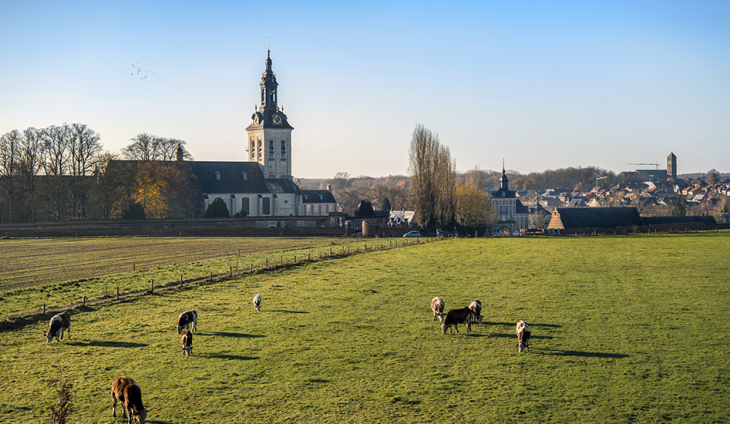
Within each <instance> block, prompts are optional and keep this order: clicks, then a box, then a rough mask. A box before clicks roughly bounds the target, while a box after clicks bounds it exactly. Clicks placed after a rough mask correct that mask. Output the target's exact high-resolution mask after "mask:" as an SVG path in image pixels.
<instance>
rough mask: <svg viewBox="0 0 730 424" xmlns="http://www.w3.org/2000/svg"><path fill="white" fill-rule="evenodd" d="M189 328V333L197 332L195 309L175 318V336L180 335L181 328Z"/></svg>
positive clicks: (196, 312) (196, 313)
mask: <svg viewBox="0 0 730 424" xmlns="http://www.w3.org/2000/svg"><path fill="white" fill-rule="evenodd" d="M188 326H189V327H190V330H191V331H198V311H196V310H195V309H193V310H190V311H186V312H183V313H181V314H180V316H179V317H178V318H177V326H176V327H175V330H177V334H180V332H181V331H182V329H183V328H188Z"/></svg>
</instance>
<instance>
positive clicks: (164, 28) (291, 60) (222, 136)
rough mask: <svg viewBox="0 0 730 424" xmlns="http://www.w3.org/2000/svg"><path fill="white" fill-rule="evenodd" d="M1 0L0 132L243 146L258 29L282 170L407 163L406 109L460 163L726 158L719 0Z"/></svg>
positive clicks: (208, 149)
mask: <svg viewBox="0 0 730 424" xmlns="http://www.w3.org/2000/svg"><path fill="white" fill-rule="evenodd" d="M0 16H2V21H3V24H2V25H0V135H1V134H5V133H7V132H9V131H11V130H13V129H18V130H23V129H26V128H28V127H36V128H45V127H48V126H50V125H61V124H63V123H69V124H70V123H82V124H86V125H88V126H89V127H90V128H91V129H93V130H95V131H96V132H97V133H99V134H100V135H101V142H102V144H103V146H104V149H105V150H108V151H111V152H116V153H119V152H120V150H121V149H122V148H123V147H125V146H127V145H129V144H130V143H131V141H130V139H131V138H133V137H135V136H136V135H137V134H139V133H143V132H146V133H149V134H154V135H157V136H160V137H169V138H178V139H182V140H185V142H186V143H187V144H186V147H187V149H188V150H189V151H190V153H191V154H192V155H193V157H194V158H195V159H196V160H201V161H245V160H246V152H245V149H246V131H245V128H246V127H247V126H248V125H249V123H250V122H251V115H252V114H253V112H254V107H255V105H258V103H259V83H260V80H261V73H262V72H263V71H264V61H265V59H266V51H267V48H269V49H270V50H271V59H272V61H273V70H274V72H275V73H276V75H277V81H278V83H279V88H278V93H279V94H278V95H279V102H278V103H279V105H280V106H283V107H284V112H285V113H286V115H287V117H288V121H289V123H290V124H291V125H292V126H293V127H294V131H293V132H292V153H293V154H292V168H293V169H292V172H293V174H294V177H303V178H330V177H332V176H333V175H334V174H335V173H337V172H347V173H349V174H350V175H352V176H361V175H367V176H372V177H379V176H387V175H405V174H407V173H408V149H409V146H410V141H411V135H412V133H413V130H414V128H415V127H416V125H417V124H422V125H424V126H425V127H426V128H428V129H430V130H431V131H433V132H434V133H437V134H438V136H439V139H440V142H441V143H442V144H443V145H446V146H448V147H449V149H450V151H451V154H452V157H453V158H454V159H455V160H456V167H457V170H459V171H461V172H464V171H468V170H470V169H473V168H475V167H477V166H478V167H480V168H481V169H483V170H489V169H491V170H499V169H501V166H502V160H503V159H504V162H505V166H506V168H507V169H512V170H516V171H519V172H522V173H529V172H541V171H544V170H546V169H558V168H567V167H579V166H581V167H587V166H597V167H600V168H603V169H606V170H610V171H614V172H617V173H618V172H621V171H627V170H634V169H637V168H643V169H647V168H649V169H651V168H653V166H646V165H643V166H637V165H629V164H630V163H656V162H658V163H659V169H665V168H666V158H667V156H668V155H669V153H670V152H674V154H676V155H677V168H678V172H679V173H680V174H682V173H694V172H707V171H708V170H710V169H712V168H715V169H717V170H718V171H720V172H730V113H729V112H730V105H729V103H728V102H729V100H730V78H729V76H730V2H728V1H725V0H722V1H691V2H690V1H671V0H662V1H642V0H631V1H620V0H616V1H610V2H599V1H584V0H583V1H550V2H545V1H520V2H504V1H478V2H459V1H452V2H441V1H435V0H433V1H429V0H426V1H404V2H398V1H394V2H385V1H384V2H380V1H370V2H342V1H338V2H317V1H314V2H289V1H277V2H262V1H255V2H246V1H218V2H193V1H174V2H173V1H169V2H166V1H155V2H142V1H123V2H122V1H103V2H100V1H88V2H83V1H77V2H72V1H65V2H64V1H60V2H59V1H33V0H26V1H10V0H0ZM267 40H269V41H270V43H269V42H267ZM137 70H139V73H138V71H137ZM145 76H146V77H147V78H146V79H145V78H143V77H145Z"/></svg>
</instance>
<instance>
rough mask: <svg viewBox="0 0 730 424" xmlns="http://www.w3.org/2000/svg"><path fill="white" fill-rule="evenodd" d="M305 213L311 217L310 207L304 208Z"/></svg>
mask: <svg viewBox="0 0 730 424" xmlns="http://www.w3.org/2000/svg"><path fill="white" fill-rule="evenodd" d="M305 209H306V210H305V213H306V215H307V216H312V205H307V206H305Z"/></svg>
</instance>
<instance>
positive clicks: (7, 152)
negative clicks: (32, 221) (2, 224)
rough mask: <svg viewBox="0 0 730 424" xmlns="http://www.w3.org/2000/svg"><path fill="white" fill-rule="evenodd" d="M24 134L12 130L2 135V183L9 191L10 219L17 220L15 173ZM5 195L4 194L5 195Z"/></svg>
mask: <svg viewBox="0 0 730 424" xmlns="http://www.w3.org/2000/svg"><path fill="white" fill-rule="evenodd" d="M22 137H23V136H22V135H21V133H20V131H18V130H12V131H10V132H9V133H6V134H3V135H2V137H0V183H2V186H3V188H4V189H5V192H6V193H7V195H8V196H7V199H8V206H9V221H10V222H14V221H15V215H16V213H15V202H14V200H15V175H16V174H17V173H18V162H19V158H18V157H19V154H20V142H21V139H22ZM3 197H4V196H3Z"/></svg>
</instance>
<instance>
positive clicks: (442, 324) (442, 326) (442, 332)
mask: <svg viewBox="0 0 730 424" xmlns="http://www.w3.org/2000/svg"><path fill="white" fill-rule="evenodd" d="M447 328H449V327H448V326H447V325H446V323H445V322H442V323H441V334H446V329H447Z"/></svg>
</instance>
